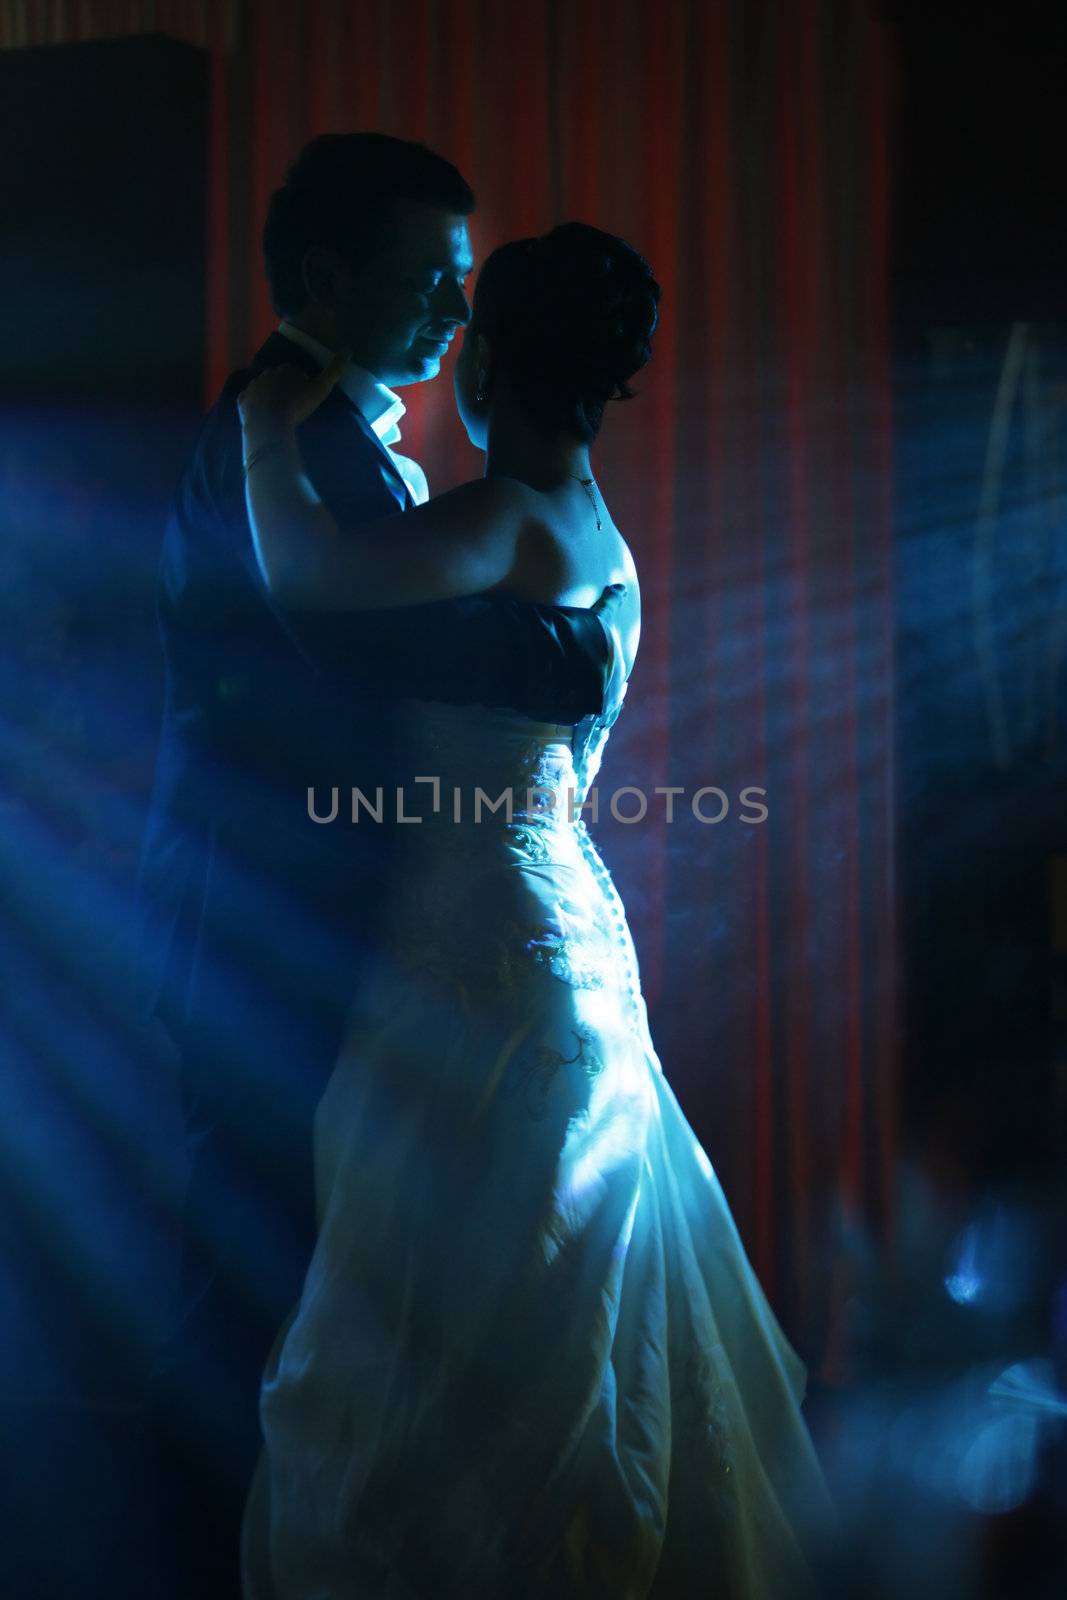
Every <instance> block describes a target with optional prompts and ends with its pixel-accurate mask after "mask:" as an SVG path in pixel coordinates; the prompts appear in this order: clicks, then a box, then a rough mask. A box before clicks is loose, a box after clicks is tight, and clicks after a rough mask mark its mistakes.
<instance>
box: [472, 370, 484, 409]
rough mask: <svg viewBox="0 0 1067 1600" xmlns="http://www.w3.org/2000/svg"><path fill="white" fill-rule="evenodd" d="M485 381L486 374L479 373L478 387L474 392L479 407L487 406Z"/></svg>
mask: <svg viewBox="0 0 1067 1600" xmlns="http://www.w3.org/2000/svg"><path fill="white" fill-rule="evenodd" d="M485 381H486V380H485V373H484V372H479V374H478V387H477V388H476V389H475V391H474V398H475V400H477V402H478V404H479V405H484V404H485Z"/></svg>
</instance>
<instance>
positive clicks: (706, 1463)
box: [242, 636, 833, 1600]
mask: <svg viewBox="0 0 1067 1600" xmlns="http://www.w3.org/2000/svg"><path fill="white" fill-rule="evenodd" d="M621 660H622V656H621V651H620V649H619V644H618V638H617V636H614V637H613V661H614V669H613V672H612V679H611V684H610V687H609V692H608V695H607V699H606V702H605V704H606V709H605V712H604V714H603V715H602V716H599V717H596V718H588V719H586V721H585V722H584V723H581V724H579V725H578V727H577V728H576V729H574V730H572V729H571V728H570V727H566V726H562V725H556V724H552V723H541V722H532V721H530V720H529V719H527V718H525V717H523V716H520V715H519V714H517V713H514V712H510V711H506V710H499V709H490V708H486V707H480V706H470V705H468V706H455V705H445V704H437V703H430V702H426V701H420V702H415V701H411V702H406V703H405V704H404V707H403V714H404V717H405V724H404V733H403V749H404V752H405V769H406V771H407V772H408V774H409V776H410V779H411V785H410V787H408V788H407V789H406V791H405V808H406V810H407V813H408V814H409V815H410V814H411V813H412V812H413V811H415V810H416V808H417V807H419V806H420V804H421V810H422V812H423V814H424V821H423V822H421V823H417V824H412V825H411V826H409V827H407V828H405V829H402V830H401V832H402V839H401V845H400V851H399V858H398V863H397V866H396V868H395V870H394V872H393V875H392V878H391V881H390V893H389V900H388V903H389V906H390V914H389V919H388V924H387V925H386V926H383V927H382V928H381V930H380V931H381V946H380V950H379V952H378V958H377V963H376V967H375V977H374V980H373V981H372V982H370V983H368V984H367V985H366V986H365V987H364V988H363V990H362V992H361V994H360V995H359V997H358V998H357V1000H356V1003H355V1004H354V1006H353V1009H352V1013H351V1016H350V1020H349V1026H348V1032H347V1039H346V1043H345V1046H344V1049H343V1051H342V1053H341V1055H340V1058H339V1060H338V1062H337V1065H336V1068H335V1070H334V1072H333V1075H332V1077H331V1079H330V1081H329V1084H328V1087H327V1089H326V1092H325V1095H324V1097H323V1099H322V1101H321V1104H320V1106H319V1109H318V1113H317V1119H316V1127H315V1159H316V1184H317V1193H318V1210H319V1235H318V1243H317V1247H316V1250H315V1254H314V1257H313V1260H312V1262H311V1265H310V1269H309V1271H308V1274H307V1279H306V1283H305V1286H304V1290H303V1295H302V1298H301V1300H300V1303H299V1305H297V1306H295V1307H294V1308H293V1311H292V1313H291V1315H290V1317H289V1318H288V1320H287V1322H286V1324H285V1325H284V1326H283V1327H282V1328H281V1329H280V1330H279V1334H278V1337H277V1339H276V1341H275V1344H274V1347H273V1350H272V1352H271V1356H270V1359H269V1362H268V1365H267V1370H266V1372H265V1375H264V1380H263V1386H262V1396H261V1418H262V1427H263V1434H264V1440H265V1443H264V1448H263V1451H262V1453H261V1456H260V1460H259V1465H258V1468H257V1471H256V1475H255V1479H254V1482H253V1485H252V1489H251V1492H250V1495H249V1499H248V1504H247V1507H246V1513H245V1523H244V1533H243V1551H242V1559H243V1570H244V1592H245V1596H246V1600H371V1597H374V1600H378V1597H386V1596H388V1597H398V1600H399V1597H403V1600H453V1597H455V1600H458V1597H463V1600H496V1597H499V1600H521V1597H530V1600H532V1597H535V1596H536V1597H542V1596H544V1597H547V1596H550V1595H551V1596H554V1597H556V1596H558V1597H560V1600H577V1597H579V1596H581V1597H590V1600H646V1597H651V1600H668V1597H669V1600H702V1597H706V1600H742V1597H743V1600H756V1597H759V1600H791V1597H793V1596H795V1595H801V1594H811V1593H813V1592H815V1591H814V1580H813V1577H812V1572H811V1562H810V1558H811V1555H812V1552H813V1551H817V1550H818V1549H819V1547H820V1541H821V1540H822V1539H824V1538H825V1537H826V1535H827V1534H828V1533H829V1532H830V1531H831V1530H832V1526H833V1511H832V1508H831V1506H830V1502H829V1497H828V1494H827V1491H826V1487H825V1483H824V1480H823V1477H822V1474H821V1471H820V1468H819V1465H818V1462H817V1460H816V1457H815V1454H814V1451H813V1448H812V1444H811V1440H810V1437H809V1434H808V1431H807V1428H806V1426H805V1423H804V1420H803V1418H802V1416H801V1409H800V1407H801V1401H802V1398H803V1394H804V1388H805V1381H806V1372H805V1368H804V1366H803V1365H802V1363H801V1361H800V1359H799V1358H798V1356H797V1355H796V1353H795V1352H794V1350H793V1349H792V1347H791V1346H790V1344H789V1343H788V1342H787V1340H786V1338H785V1336H784V1334H783V1332H782V1330H781V1328H780V1326H779V1324H778V1322H777V1321H776V1319H775V1317H774V1315H773V1313H772V1311H771V1309H770V1306H769V1305H768V1303H767V1300H766V1298H765V1297H764V1294H763V1292H762V1290H761V1288H760V1285H759V1283H758V1281H757V1279H756V1277H755V1274H754V1272H753V1270H752V1267H751V1265H750V1264H749V1261H748V1258H747V1257H746V1254H745V1251H744V1248H743V1246H742V1244H741V1241H740V1238H739V1236H738V1233H737V1230H736V1228H735V1225H734V1222H733V1220H732V1218H731V1215H730V1211H729V1208H728V1206H727V1203H726V1200H725V1198H724V1196H723V1192H722V1189H721V1188H720V1186H719V1183H718V1181H717V1179H716V1177H715V1174H714V1172H713V1170H712V1167H711V1163H710V1162H709V1160H708V1158H707V1156H706V1155H705V1153H704V1151H703V1150H702V1149H701V1147H700V1145H699V1144H698V1142H697V1140H696V1138H695V1136H694V1134H693V1132H692V1130H691V1128H690V1127H689V1124H688V1123H687V1122H686V1119H685V1117H684V1116H683V1114H682V1112H681V1110H680V1108H679V1106H678V1103H677V1101H676V1099H675V1097H674V1095H673V1093H672V1092H671V1089H670V1086H669V1084H668V1083H667V1081H666V1079H665V1077H664V1075H663V1071H662V1068H661V1066H660V1063H659V1060H658V1059H657V1056H656V1053H655V1050H654V1049H653V1046H652V1041H651V1039H650V1037H649V1032H648V1025H647V1019H646V1012H645V1006H644V1002H643V1000H642V998H641V992H640V986H639V982H638V973H637V962H636V959H635V955H634V947H633V943H632V941H631V938H630V934H629V931H628V928H627V925H626V918H625V914H624V911H623V907H622V904H621V901H620V899H619V897H618V894H617V893H616V891H615V889H614V886H613V884H612V882H611V878H610V876H609V874H608V871H607V869H606V868H605V867H604V865H603V863H602V862H601V860H600V857H599V855H598V853H597V851H596V849H595V848H594V845H593V843H592V840H591V838H590V835H589V832H588V831H587V828H586V826H585V822H584V820H582V818H581V817H580V816H579V817H577V818H572V816H571V815H570V812H569V807H568V800H567V791H568V790H570V791H571V792H572V794H573V796H574V800H573V804H574V806H577V805H578V804H579V803H580V801H581V800H583V799H584V798H585V797H586V795H587V794H588V792H589V789H590V787H591V786H592V784H593V782H594V779H595V778H596V775H597V771H598V769H599V766H600V762H601V757H602V755H603V750H604V745H605V742H606V740H607V737H608V731H609V728H610V726H611V724H612V723H613V722H614V720H615V718H616V717H617V715H618V713H619V710H620V708H621V705H622V700H623V696H624V694H625V688H626V686H625V683H624V682H623V681H622V670H621V665H620V663H621ZM420 776H421V777H424V778H425V777H430V776H433V777H437V778H438V779H439V780H440V791H439V801H440V809H439V810H438V812H437V813H436V814H434V813H433V811H432V802H433V798H434V792H433V786H432V785H431V784H426V783H424V784H421V785H417V784H415V783H414V779H415V778H416V777H420ZM479 788H480V789H481V790H482V791H483V793H484V795H485V796H486V797H488V801H489V802H494V801H497V800H498V799H499V797H500V796H501V794H502V793H504V792H505V791H507V790H508V789H510V790H511V792H512V794H513V797H514V809H513V814H512V818H511V820H510V821H508V819H507V816H506V810H505V808H504V807H501V808H500V809H498V810H497V811H495V812H493V811H491V810H490V809H489V806H488V805H487V804H486V802H485V801H484V800H483V802H482V808H483V809H482V814H481V817H480V820H478V821H475V820H474V809H475V800H476V791H477V790H478V789H479ZM529 789H534V790H535V792H534V793H532V794H528V793H527V791H528V790H529ZM454 790H457V791H458V792H459V806H460V820H459V821H457V820H455V805H456V796H455V794H454V792H453V791H454ZM548 790H551V791H552V794H551V795H550V794H548V793H547V792H546V791H548ZM419 796H421V797H422V799H421V802H420V800H419V798H418V797H419ZM553 800H554V801H555V803H554V804H553V803H552V802H553ZM528 802H529V803H528ZM334 825H335V826H337V825H341V824H340V823H337V824H334ZM357 825H358V826H373V825H374V824H373V823H371V822H370V821H369V820H368V819H367V817H366V816H363V817H362V819H361V821H360V822H359V823H358V824H357Z"/></svg>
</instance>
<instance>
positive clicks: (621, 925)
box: [576, 818, 641, 1021]
mask: <svg viewBox="0 0 1067 1600" xmlns="http://www.w3.org/2000/svg"><path fill="white" fill-rule="evenodd" d="M576 832H577V835H578V842H579V845H580V847H581V851H582V854H583V855H584V857H585V859H586V861H588V863H589V865H590V867H591V868H592V870H593V875H594V876H595V878H596V879H597V881H598V883H599V884H600V886H601V889H602V890H603V892H604V898H605V899H606V900H607V901H608V903H609V904H610V906H611V908H612V916H613V918H614V921H615V926H616V929H617V932H616V938H617V940H618V942H619V945H620V946H621V947H622V949H623V950H624V951H625V956H624V971H625V973H626V988H627V993H628V994H629V997H630V1009H631V1010H632V1011H633V1013H634V1017H635V1019H636V1020H637V1021H640V1017H641V1008H640V999H641V985H640V983H639V981H638V976H637V968H636V967H635V966H634V962H633V954H632V952H633V941H632V940H631V938H630V935H629V932H628V931H627V927H626V913H625V910H624V908H623V903H622V900H621V898H620V896H619V891H618V889H616V887H615V884H614V883H613V881H612V877H611V873H610V872H609V871H608V869H607V867H606V866H605V865H604V863H603V861H602V860H601V859H600V852H599V851H598V849H597V847H596V845H595V844H594V843H593V841H592V839H591V838H590V835H589V830H588V828H587V827H586V825H585V819H584V818H581V819H579V821H578V824H577V827H576Z"/></svg>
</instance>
